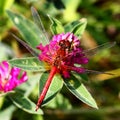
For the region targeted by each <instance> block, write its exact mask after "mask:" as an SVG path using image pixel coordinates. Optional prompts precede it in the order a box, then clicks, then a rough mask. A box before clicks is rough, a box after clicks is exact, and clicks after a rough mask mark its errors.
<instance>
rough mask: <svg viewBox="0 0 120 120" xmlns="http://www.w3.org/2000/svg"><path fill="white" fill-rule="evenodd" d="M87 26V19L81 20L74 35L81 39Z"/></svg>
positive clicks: (75, 28)
mask: <svg viewBox="0 0 120 120" xmlns="http://www.w3.org/2000/svg"><path fill="white" fill-rule="evenodd" d="M86 25H87V19H85V18H82V19H80V21H79V24H77V25H76V26H75V27H74V28H73V30H72V33H74V35H76V36H78V38H81V36H82V34H83V32H84V30H85V28H86Z"/></svg>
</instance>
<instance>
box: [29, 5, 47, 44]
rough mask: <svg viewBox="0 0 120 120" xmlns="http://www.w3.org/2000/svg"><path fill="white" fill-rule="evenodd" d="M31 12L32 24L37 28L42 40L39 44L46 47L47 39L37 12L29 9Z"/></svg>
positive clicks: (32, 8)
mask: <svg viewBox="0 0 120 120" xmlns="http://www.w3.org/2000/svg"><path fill="white" fill-rule="evenodd" d="M31 11H32V16H33V19H34V22H35V24H36V25H37V26H38V27H39V31H40V39H41V40H42V41H41V42H42V44H43V45H46V44H48V43H49V39H48V36H47V34H46V31H45V28H44V26H43V24H42V21H41V18H40V16H39V14H38V12H37V10H36V9H35V8H34V7H31Z"/></svg>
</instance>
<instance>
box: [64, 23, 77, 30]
mask: <svg viewBox="0 0 120 120" xmlns="http://www.w3.org/2000/svg"><path fill="white" fill-rule="evenodd" d="M78 24H79V21H73V22H71V23H68V24H66V25H65V26H64V29H65V32H71V31H72V30H73V28H74V27H75V26H76V25H78Z"/></svg>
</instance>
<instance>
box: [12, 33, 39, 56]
mask: <svg viewBox="0 0 120 120" xmlns="http://www.w3.org/2000/svg"><path fill="white" fill-rule="evenodd" d="M10 34H11V35H12V36H13V37H14V38H15V39H16V40H17V41H18V42H20V43H21V44H22V45H23V46H24V47H26V49H27V50H28V51H29V52H30V53H31V54H32V55H33V56H35V57H37V58H38V55H39V54H38V53H37V52H36V51H35V50H34V49H33V48H32V47H30V46H29V45H28V44H27V43H25V42H24V41H23V40H21V39H20V38H18V37H17V36H16V35H14V34H13V33H10Z"/></svg>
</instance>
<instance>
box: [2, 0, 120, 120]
mask: <svg viewBox="0 0 120 120" xmlns="http://www.w3.org/2000/svg"><path fill="white" fill-rule="evenodd" d="M31 6H34V7H36V9H37V10H38V12H39V14H40V15H41V17H42V21H43V24H44V26H45V28H46V31H47V34H48V35H49V37H51V36H52V33H51V32H50V20H49V19H48V17H47V14H49V15H50V16H52V17H55V18H57V19H58V20H59V21H61V22H62V23H63V24H67V23H68V22H72V21H74V20H78V19H80V18H86V19H87V21H88V24H87V29H86V31H85V32H84V34H83V36H82V38H81V43H82V45H83V46H84V47H85V49H89V48H94V47H96V46H97V45H100V44H103V43H105V42H108V41H116V42H117V45H116V46H114V47H113V48H111V49H106V50H103V51H100V53H99V54H97V55H95V56H94V57H92V58H91V60H90V62H89V64H88V65H87V66H86V67H87V68H89V69H93V70H99V71H110V72H112V73H113V74H114V75H111V76H108V75H105V74H99V75H95V74H89V78H90V80H89V81H88V82H85V84H86V86H87V88H88V90H89V91H90V92H91V94H92V95H93V96H94V98H95V99H96V102H97V104H98V106H99V110H95V109H91V108H89V107H88V106H86V105H85V104H83V103H82V102H80V101H79V100H78V99H77V98H75V97H74V96H73V95H72V94H70V92H68V91H67V89H66V88H65V87H64V89H63V90H62V91H61V94H58V95H57V97H56V98H55V99H54V100H53V101H52V102H51V103H50V104H48V105H47V106H46V107H43V111H44V116H41V115H31V114H28V113H26V112H24V111H22V110H20V109H17V108H16V107H15V106H13V105H11V101H7V99H6V98H5V97H0V108H1V110H0V120H3V119H4V120H14V119H15V120H26V119H31V120H44V119H45V120H46V119H51V120H52V119H58V120H59V119H60V120H62V119H66V120H67V119H68V120H70V119H71V120H72V119H76V120H77V119H83V120H87V119H89V120H90V119H91V120H93V119H95V120H107V119H109V120H118V119H119V118H120V115H119V114H120V84H119V78H120V77H119V76H120V64H119V63H120V54H119V51H120V47H119V46H120V32H119V31H120V22H119V20H120V7H119V0H116V1H113V0H109V1H107V0H106V1H104V0H76V1H74V0H16V1H15V0H9V1H8V0H4V1H2V0H0V40H1V43H0V46H1V54H0V60H1V61H2V60H4V59H7V60H8V59H10V58H15V57H18V58H21V57H23V56H27V55H28V51H27V50H26V49H25V48H24V47H23V46H22V45H21V44H20V43H18V42H17V41H16V40H15V39H13V37H11V36H10V35H9V33H8V32H12V33H14V34H17V35H18V36H20V34H19V32H18V30H17V29H16V28H15V27H14V25H13V24H12V22H11V21H10V19H9V18H8V16H7V14H6V9H10V10H12V11H15V12H16V13H20V14H22V15H24V16H26V17H27V18H28V19H31V20H32V15H31V11H30V7H31ZM30 28H31V26H30ZM20 37H21V36H20ZM29 74H30V75H31V73H29ZM35 78H36V79H37V77H35ZM35 78H34V79H35ZM38 79H39V78H38ZM30 84H32V83H30ZM36 84H37V83H36ZM31 90H33V92H32V94H31V95H30V98H31V99H32V100H33V101H35V102H36V101H37V93H38V90H37V88H34V89H29V90H28V91H27V93H26V94H29V93H30V91H31ZM13 97H14V96H13ZM8 106H9V107H8Z"/></svg>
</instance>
